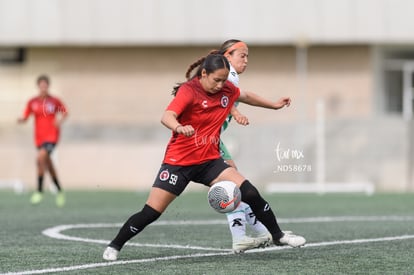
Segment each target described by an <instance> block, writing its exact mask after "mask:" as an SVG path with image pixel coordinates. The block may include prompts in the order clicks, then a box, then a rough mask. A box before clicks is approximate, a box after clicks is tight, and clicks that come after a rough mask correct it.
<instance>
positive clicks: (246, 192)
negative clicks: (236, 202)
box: [240, 180, 283, 242]
mask: <svg viewBox="0 0 414 275" xmlns="http://www.w3.org/2000/svg"><path fill="white" fill-rule="evenodd" d="M240 191H241V193H242V201H244V202H245V203H247V204H248V205H250V208H251V209H252V210H253V213H254V214H255V215H256V217H257V219H258V220H259V221H261V222H262V223H263V225H264V226H266V228H267V230H269V232H270V234H272V236H273V241H275V242H276V241H279V239H280V238H281V237H283V232H282V230H280V227H279V225H278V224H277V221H276V217H275V215H274V214H273V211H272V209H271V208H270V205H269V204H268V203H267V202H266V201H265V200H264V199H263V198H262V197H261V196H260V194H259V191H257V189H256V187H254V186H253V185H252V184H251V183H250V182H249V181H248V180H245V181H244V182H243V183H242V185H241V186H240Z"/></svg>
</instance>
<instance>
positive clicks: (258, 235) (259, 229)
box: [213, 39, 291, 253]
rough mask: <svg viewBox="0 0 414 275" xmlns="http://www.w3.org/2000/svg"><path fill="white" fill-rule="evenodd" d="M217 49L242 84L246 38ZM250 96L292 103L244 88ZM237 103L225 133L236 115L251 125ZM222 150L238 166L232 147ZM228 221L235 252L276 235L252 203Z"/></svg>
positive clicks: (262, 102)
mask: <svg viewBox="0 0 414 275" xmlns="http://www.w3.org/2000/svg"><path fill="white" fill-rule="evenodd" d="M213 52H217V53H219V54H222V55H224V56H225V57H226V58H227V60H228V61H229V63H230V73H229V77H228V80H229V81H230V82H232V83H233V84H234V85H235V86H237V87H238V86H239V74H241V73H243V72H244V71H245V70H246V68H247V62H248V56H249V49H248V47H247V45H246V43H244V42H243V41H240V40H237V39H231V40H227V41H225V42H224V43H223V44H222V45H221V47H220V49H219V50H218V51H213ZM243 92H244V93H245V94H246V96H247V97H248V102H245V103H247V104H249V105H253V106H257V107H263V108H268V109H274V110H278V109H280V108H283V107H284V106H287V107H288V106H289V105H290V101H291V100H290V98H289V97H282V98H280V99H279V100H278V101H276V102H273V101H270V100H267V99H265V98H262V97H260V96H258V95H257V94H255V93H252V92H246V91H243ZM237 104H238V103H237V102H236V103H235V106H234V107H233V108H232V110H231V114H230V115H229V116H228V117H227V119H226V121H225V122H224V124H223V127H222V132H223V131H224V130H226V129H227V127H228V125H229V123H230V121H231V119H232V118H234V119H235V120H236V121H237V122H238V123H239V124H242V125H247V124H248V123H249V122H248V119H247V118H246V117H245V116H244V115H242V114H241V113H240V112H239V111H238V110H237V108H236V106H237ZM220 152H221V156H222V158H223V159H224V160H225V161H226V162H227V163H228V164H229V165H231V166H232V167H234V168H236V169H237V167H236V164H235V162H234V161H233V159H232V156H231V155H230V153H229V151H228V149H227V148H226V146H225V145H224V143H223V142H222V141H220ZM226 215H227V220H228V223H229V228H230V232H231V234H232V239H233V251H234V252H235V253H241V252H244V251H245V250H248V249H253V248H257V247H262V246H267V245H269V244H270V243H271V241H272V240H271V237H272V235H271V234H270V233H269V232H268V230H267V229H266V227H265V226H264V225H263V224H262V223H261V222H260V221H258V220H257V218H256V216H255V215H254V213H253V211H252V210H251V208H250V206H249V205H248V204H246V203H244V202H241V203H240V205H239V206H238V207H237V208H236V209H235V210H234V211H232V212H230V213H227V214H226ZM246 224H248V225H249V226H250V227H251V229H252V231H253V233H254V236H252V237H250V236H247V234H246Z"/></svg>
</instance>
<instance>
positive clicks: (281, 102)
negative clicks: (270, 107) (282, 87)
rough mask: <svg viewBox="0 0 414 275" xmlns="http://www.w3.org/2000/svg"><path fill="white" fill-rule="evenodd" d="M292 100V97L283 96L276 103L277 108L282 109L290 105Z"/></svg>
mask: <svg viewBox="0 0 414 275" xmlns="http://www.w3.org/2000/svg"><path fill="white" fill-rule="evenodd" d="M291 101H292V100H291V99H290V97H282V98H280V99H279V100H278V101H277V102H276V103H275V109H281V108H283V107H285V106H286V107H289V106H290V102H291Z"/></svg>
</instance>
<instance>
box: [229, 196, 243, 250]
mask: <svg viewBox="0 0 414 275" xmlns="http://www.w3.org/2000/svg"><path fill="white" fill-rule="evenodd" d="M241 204H242V203H240V205H239V206H238V207H237V208H236V209H234V211H232V212H230V213H227V214H226V216H227V221H228V223H229V228H230V232H231V237H232V239H233V242H234V241H237V240H240V239H242V238H244V237H245V236H246V215H245V211H244V209H243V207H242V206H241Z"/></svg>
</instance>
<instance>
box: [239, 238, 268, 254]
mask: <svg viewBox="0 0 414 275" xmlns="http://www.w3.org/2000/svg"><path fill="white" fill-rule="evenodd" d="M268 242H269V237H268V236H266V237H265V236H261V237H257V238H252V237H247V236H245V237H243V238H241V239H239V240H236V241H234V242H233V252H234V253H235V254H240V253H243V252H244V251H246V250H249V249H254V248H259V247H266V246H268V245H267V243H268Z"/></svg>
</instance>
